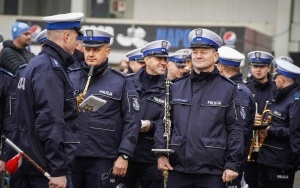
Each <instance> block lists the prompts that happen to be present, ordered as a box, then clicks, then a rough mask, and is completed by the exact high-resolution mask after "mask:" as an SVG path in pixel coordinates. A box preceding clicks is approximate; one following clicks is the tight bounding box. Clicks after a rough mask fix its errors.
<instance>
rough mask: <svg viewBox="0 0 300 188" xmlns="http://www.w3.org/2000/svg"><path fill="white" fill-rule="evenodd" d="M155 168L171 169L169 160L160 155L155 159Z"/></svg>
mask: <svg viewBox="0 0 300 188" xmlns="http://www.w3.org/2000/svg"><path fill="white" fill-rule="evenodd" d="M157 168H158V170H162V171H165V170H173V167H172V166H171V165H170V163H169V160H168V158H167V157H165V156H160V157H159V158H158V160H157Z"/></svg>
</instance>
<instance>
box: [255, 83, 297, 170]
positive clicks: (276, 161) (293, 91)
mask: <svg viewBox="0 0 300 188" xmlns="http://www.w3.org/2000/svg"><path fill="white" fill-rule="evenodd" d="M298 87H299V86H298V84H293V85H290V86H288V87H286V88H284V89H283V90H280V91H279V92H278V93H277V94H276V95H275V101H272V103H271V104H270V106H268V109H270V110H271V111H272V114H273V117H272V120H271V123H270V128H269V129H268V136H267V137H266V138H265V141H264V144H263V146H262V148H261V149H260V150H259V153H258V159H257V161H258V163H262V164H264V165H267V166H271V167H274V168H279V169H292V168H296V167H297V166H296V165H297V164H296V162H297V161H296V159H297V158H296V156H297V155H299V154H300V153H299V148H300V142H299V140H300V139H299V132H298V135H296V134H294V133H295V130H296V129H299V126H300V115H299V114H300V101H299V91H298Z"/></svg>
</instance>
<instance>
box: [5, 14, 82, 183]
mask: <svg viewBox="0 0 300 188" xmlns="http://www.w3.org/2000/svg"><path fill="white" fill-rule="evenodd" d="M82 18H83V14H82V13H68V14H60V15H54V16H48V17H44V18H43V20H44V21H45V22H46V28H47V40H46V41H45V44H44V46H43V49H42V52H41V53H40V54H39V55H38V56H37V57H36V58H34V59H32V60H31V61H30V63H28V65H27V66H26V67H25V68H24V69H21V70H20V75H19V78H18V87H17V95H16V104H15V108H16V112H17V115H16V121H15V125H16V130H15V135H14V138H13V142H14V143H15V144H16V145H17V146H19V147H20V148H21V149H22V150H23V151H24V152H26V153H27V154H28V155H29V156H30V157H31V158H32V159H33V160H34V161H35V162H36V163H38V164H39V165H40V166H41V167H43V168H44V169H45V170H46V171H47V172H48V173H49V174H50V176H51V177H50V179H47V178H46V177H45V176H43V174H41V173H40V172H39V171H38V170H36V169H35V168H34V167H33V166H32V165H31V164H30V163H29V162H28V161H26V160H23V162H22V165H21V166H20V168H19V170H18V171H17V173H16V174H15V175H14V176H13V177H12V178H11V186H10V187H12V188H30V187H41V188H48V187H59V188H65V187H72V181H71V177H70V169H69V167H70V166H69V165H70V164H71V162H72V161H73V159H74V156H75V150H76V146H77V145H78V143H79V140H78V139H77V138H76V133H75V131H76V124H75V121H74V119H75V118H76V114H77V109H76V101H75V98H74V96H73V93H74V92H73V87H72V83H71V81H70V79H69V77H68V75H67V73H66V66H67V65H68V64H70V63H73V57H72V54H73V52H74V49H75V43H76V38H77V36H78V33H79V29H80V21H81V19H82Z"/></svg>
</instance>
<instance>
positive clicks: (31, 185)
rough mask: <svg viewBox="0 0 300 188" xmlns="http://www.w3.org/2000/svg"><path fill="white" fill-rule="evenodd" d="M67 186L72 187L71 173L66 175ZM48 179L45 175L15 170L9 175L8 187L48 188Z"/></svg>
mask: <svg viewBox="0 0 300 188" xmlns="http://www.w3.org/2000/svg"><path fill="white" fill-rule="evenodd" d="M66 177H67V188H73V184H72V180H71V175H70V174H68V175H67V176H66ZM48 183H49V179H48V178H46V177H45V176H40V175H37V176H32V175H27V174H23V173H21V172H16V173H15V174H11V176H10V188H49V184H48Z"/></svg>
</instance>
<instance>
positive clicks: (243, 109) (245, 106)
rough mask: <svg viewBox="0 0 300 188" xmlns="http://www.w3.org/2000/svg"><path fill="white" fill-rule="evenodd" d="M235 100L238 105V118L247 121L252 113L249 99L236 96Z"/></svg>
mask: <svg viewBox="0 0 300 188" xmlns="http://www.w3.org/2000/svg"><path fill="white" fill-rule="evenodd" d="M234 102H235V105H236V107H237V116H238V118H239V119H241V120H244V121H246V120H247V118H248V116H249V115H250V107H249V99H244V98H235V99H234Z"/></svg>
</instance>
